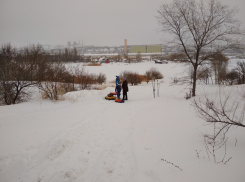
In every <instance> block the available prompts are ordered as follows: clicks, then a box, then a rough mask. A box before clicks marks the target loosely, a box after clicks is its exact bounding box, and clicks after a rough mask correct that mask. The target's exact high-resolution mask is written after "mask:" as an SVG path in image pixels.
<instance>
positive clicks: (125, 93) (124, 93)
mask: <svg viewBox="0 0 245 182" xmlns="http://www.w3.org/2000/svg"><path fill="white" fill-rule="evenodd" d="M123 100H128V95H127V92H123Z"/></svg>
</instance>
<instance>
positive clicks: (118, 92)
mask: <svg viewBox="0 0 245 182" xmlns="http://www.w3.org/2000/svg"><path fill="white" fill-rule="evenodd" d="M121 90H122V86H121V82H120V81H118V82H117V86H116V89H115V92H116V93H117V98H118V99H120V94H121Z"/></svg>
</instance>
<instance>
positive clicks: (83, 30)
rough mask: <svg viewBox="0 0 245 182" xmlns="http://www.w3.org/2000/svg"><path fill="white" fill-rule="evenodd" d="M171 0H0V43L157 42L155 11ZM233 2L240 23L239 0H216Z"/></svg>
mask: <svg viewBox="0 0 245 182" xmlns="http://www.w3.org/2000/svg"><path fill="white" fill-rule="evenodd" d="M171 1H172V0H0V26H1V28H0V44H1V45H2V44H4V43H11V44H13V45H15V46H24V45H27V44H30V43H34V44H36V43H40V44H43V45H47V44H49V45H57V44H59V45H66V44H67V42H68V41H71V42H73V41H76V42H79V41H80V43H82V42H83V44H84V45H99V46H103V45H104V46H119V45H123V44H124V39H127V41H128V44H129V45H137V44H161V43H163V41H162V38H163V34H162V33H160V32H158V31H157V29H158V28H159V26H158V23H157V19H156V18H155V16H156V15H157V10H158V9H159V6H160V5H161V3H164V2H171ZM220 1H221V2H223V3H225V4H228V5H231V6H238V7H239V9H240V12H239V13H238V18H239V19H240V20H241V21H242V22H243V24H245V0H220Z"/></svg>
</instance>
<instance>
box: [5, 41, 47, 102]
mask: <svg viewBox="0 0 245 182" xmlns="http://www.w3.org/2000/svg"><path fill="white" fill-rule="evenodd" d="M46 60H47V56H46V54H45V52H44V50H43V48H42V46H40V45H37V46H34V45H33V46H29V47H24V48H22V49H18V50H17V49H16V48H13V47H12V46H11V45H10V44H8V45H3V46H2V48H1V50H0V65H1V66H0V90H1V92H2V98H3V100H4V103H5V104H7V105H10V104H16V103H19V102H23V101H25V100H26V99H28V98H29V96H30V93H29V91H28V88H30V87H33V86H35V85H37V84H38V83H39V81H40V80H41V79H42V76H43V74H42V68H43V65H44V64H45V62H46Z"/></svg>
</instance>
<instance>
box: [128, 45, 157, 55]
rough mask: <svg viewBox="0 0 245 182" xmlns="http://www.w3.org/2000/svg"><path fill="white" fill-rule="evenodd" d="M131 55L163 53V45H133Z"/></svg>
mask: <svg viewBox="0 0 245 182" xmlns="http://www.w3.org/2000/svg"><path fill="white" fill-rule="evenodd" d="M129 47H130V51H129V52H130V53H161V52H162V45H161V44H156V45H131V46H129Z"/></svg>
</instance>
